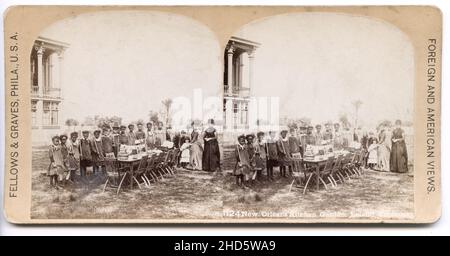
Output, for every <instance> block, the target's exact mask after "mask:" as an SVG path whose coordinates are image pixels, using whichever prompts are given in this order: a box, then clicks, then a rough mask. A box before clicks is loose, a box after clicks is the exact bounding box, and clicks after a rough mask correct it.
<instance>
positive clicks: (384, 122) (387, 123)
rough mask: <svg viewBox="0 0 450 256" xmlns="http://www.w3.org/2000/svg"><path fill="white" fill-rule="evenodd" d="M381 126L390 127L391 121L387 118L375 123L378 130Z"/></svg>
mask: <svg viewBox="0 0 450 256" xmlns="http://www.w3.org/2000/svg"><path fill="white" fill-rule="evenodd" d="M381 126H386V127H392V122H391V121H389V120H383V121H381V122H379V123H378V125H377V130H380V127H381Z"/></svg>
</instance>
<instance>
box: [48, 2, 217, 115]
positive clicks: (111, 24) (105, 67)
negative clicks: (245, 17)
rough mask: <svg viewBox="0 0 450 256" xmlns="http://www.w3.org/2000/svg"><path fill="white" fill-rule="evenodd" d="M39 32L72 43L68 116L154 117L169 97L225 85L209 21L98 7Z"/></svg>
mask: <svg viewBox="0 0 450 256" xmlns="http://www.w3.org/2000/svg"><path fill="white" fill-rule="evenodd" d="M41 36H43V37H47V38H50V39H54V40H58V41H63V42H65V43H68V44H70V46H69V48H68V49H67V50H66V51H65V53H64V68H63V69H64V71H63V72H64V75H63V81H62V84H63V85H62V89H63V95H64V99H65V100H64V106H63V109H64V110H63V111H64V115H65V119H67V118H75V119H77V120H79V121H80V122H82V121H83V120H84V118H85V117H86V116H94V115H103V116H112V115H118V116H121V117H122V118H123V120H124V121H136V120H138V119H143V120H145V121H147V120H148V113H149V111H150V110H153V111H159V110H160V109H162V108H163V105H162V103H161V101H162V100H164V99H166V98H174V97H179V96H185V97H188V98H190V99H192V98H193V90H194V89H195V88H200V89H202V94H203V96H204V97H206V96H209V95H218V94H219V92H220V91H219V90H220V89H221V81H222V76H221V66H220V65H221V64H220V59H221V56H222V54H221V51H220V49H219V48H220V47H219V43H218V41H217V40H216V38H215V35H214V33H213V32H211V31H210V30H209V28H207V27H206V26H204V25H203V24H201V23H199V22H197V21H195V20H193V19H190V18H187V17H184V16H179V15H173V14H167V13H160V12H137V11H135V12H132V11H130V12H114V11H110V12H96V13H92V14H83V15H79V16H76V17H74V18H69V19H65V20H62V21H59V22H57V23H55V24H53V25H51V26H49V27H48V28H47V29H46V30H45V31H43V32H42V33H41Z"/></svg>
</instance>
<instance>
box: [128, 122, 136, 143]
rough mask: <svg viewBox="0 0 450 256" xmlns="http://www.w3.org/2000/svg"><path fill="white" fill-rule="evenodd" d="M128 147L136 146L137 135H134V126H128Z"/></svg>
mask: <svg viewBox="0 0 450 256" xmlns="http://www.w3.org/2000/svg"><path fill="white" fill-rule="evenodd" d="M127 136H128V145H136V134H135V133H134V124H129V125H128V135H127Z"/></svg>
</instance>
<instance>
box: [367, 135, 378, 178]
mask: <svg viewBox="0 0 450 256" xmlns="http://www.w3.org/2000/svg"><path fill="white" fill-rule="evenodd" d="M370 141H371V144H370V145H369V148H368V149H367V151H368V152H369V157H368V158H367V164H368V165H369V168H370V169H372V170H373V169H375V167H376V165H377V163H378V140H377V138H371V140H370Z"/></svg>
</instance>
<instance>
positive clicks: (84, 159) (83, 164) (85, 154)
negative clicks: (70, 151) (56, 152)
mask: <svg viewBox="0 0 450 256" xmlns="http://www.w3.org/2000/svg"><path fill="white" fill-rule="evenodd" d="M82 134H83V138H81V140H80V174H81V177H85V176H86V169H87V167H89V166H92V142H91V140H90V139H89V131H87V130H84V131H83V132H82Z"/></svg>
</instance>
